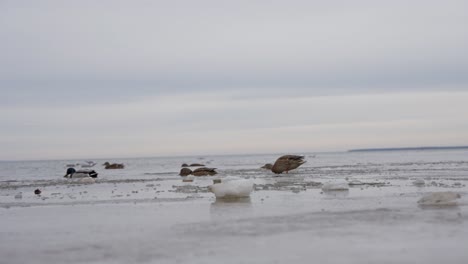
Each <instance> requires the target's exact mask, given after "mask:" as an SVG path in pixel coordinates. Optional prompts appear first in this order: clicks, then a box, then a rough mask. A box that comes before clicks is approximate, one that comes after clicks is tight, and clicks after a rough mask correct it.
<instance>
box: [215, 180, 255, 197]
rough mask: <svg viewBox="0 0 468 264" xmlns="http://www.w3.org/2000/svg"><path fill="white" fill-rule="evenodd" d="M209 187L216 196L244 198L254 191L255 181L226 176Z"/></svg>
mask: <svg viewBox="0 0 468 264" xmlns="http://www.w3.org/2000/svg"><path fill="white" fill-rule="evenodd" d="M216 182H217V183H214V184H213V185H210V186H209V187H208V189H209V190H210V191H211V192H212V193H214V195H215V196H216V198H242V197H249V196H250V193H251V192H252V191H253V185H254V184H253V181H252V180H250V179H242V178H237V177H226V178H224V179H221V180H220V181H219V179H218V180H217V181H216Z"/></svg>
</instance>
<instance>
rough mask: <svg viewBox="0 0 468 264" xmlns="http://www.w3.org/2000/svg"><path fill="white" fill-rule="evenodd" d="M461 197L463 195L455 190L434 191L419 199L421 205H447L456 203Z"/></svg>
mask: <svg viewBox="0 0 468 264" xmlns="http://www.w3.org/2000/svg"><path fill="white" fill-rule="evenodd" d="M459 198H461V195H460V194H458V193H454V192H434V193H429V194H426V195H424V196H423V197H422V198H421V199H419V201H418V204H419V205H429V206H431V205H432V206H433V205H436V206H442V205H443V206H447V205H456V204H457V202H456V200H457V199H459Z"/></svg>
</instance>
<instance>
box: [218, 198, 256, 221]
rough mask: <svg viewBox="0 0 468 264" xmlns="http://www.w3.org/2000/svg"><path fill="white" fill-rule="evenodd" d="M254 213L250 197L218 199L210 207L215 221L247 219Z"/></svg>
mask: <svg viewBox="0 0 468 264" xmlns="http://www.w3.org/2000/svg"><path fill="white" fill-rule="evenodd" d="M252 213H253V208H252V202H251V200H250V197H228V198H217V199H216V201H215V202H213V203H212V204H211V205H210V214H211V216H212V218H213V219H232V218H236V216H237V217H239V218H240V217H246V216H249V215H251V214H252Z"/></svg>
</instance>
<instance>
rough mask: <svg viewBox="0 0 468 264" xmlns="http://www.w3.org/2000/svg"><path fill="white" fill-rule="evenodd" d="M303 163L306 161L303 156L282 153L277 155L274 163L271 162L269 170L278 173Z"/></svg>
mask: <svg viewBox="0 0 468 264" xmlns="http://www.w3.org/2000/svg"><path fill="white" fill-rule="evenodd" d="M304 163H306V161H305V160H304V156H298V155H284V156H281V157H279V158H278V159H277V160H276V161H275V164H273V167H272V168H271V171H272V172H274V173H276V174H280V173H283V172H286V173H288V172H289V171H290V170H294V169H297V168H298V167H299V166H301V165H302V164H304Z"/></svg>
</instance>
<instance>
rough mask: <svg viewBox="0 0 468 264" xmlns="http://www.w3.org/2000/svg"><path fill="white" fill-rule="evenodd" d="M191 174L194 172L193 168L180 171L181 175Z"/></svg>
mask: <svg viewBox="0 0 468 264" xmlns="http://www.w3.org/2000/svg"><path fill="white" fill-rule="evenodd" d="M190 174H192V170H191V169H189V168H182V169H180V173H179V175H180V176H182V177H185V176H189V175H190Z"/></svg>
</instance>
